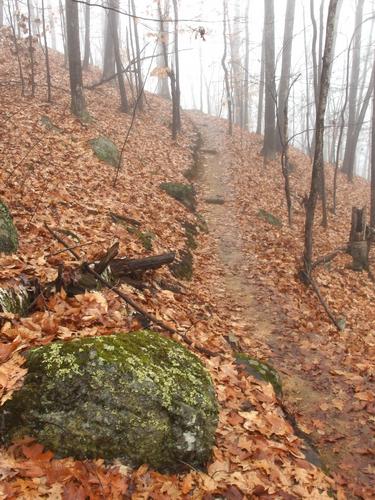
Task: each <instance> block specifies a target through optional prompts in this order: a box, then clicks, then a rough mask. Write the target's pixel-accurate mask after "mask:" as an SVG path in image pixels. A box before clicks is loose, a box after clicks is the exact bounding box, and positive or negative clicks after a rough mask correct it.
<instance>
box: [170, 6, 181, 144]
mask: <svg viewBox="0 0 375 500" xmlns="http://www.w3.org/2000/svg"><path fill="white" fill-rule="evenodd" d="M172 3H173V11H174V65H175V79H176V99H174V102H173V103H172V104H173V116H172V119H173V120H172V122H173V123H172V137H173V139H176V137H177V133H178V132H179V131H180V130H181V104H180V102H181V90H180V59H179V48H178V5H177V0H172Z"/></svg>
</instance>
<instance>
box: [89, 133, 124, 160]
mask: <svg viewBox="0 0 375 500" xmlns="http://www.w3.org/2000/svg"><path fill="white" fill-rule="evenodd" d="M89 143H90V145H91V147H92V149H93V151H94V153H95V154H96V156H97V157H98V158H99V159H100V160H103V161H105V162H106V163H109V164H110V165H112V166H113V167H117V166H118V163H119V160H120V153H119V150H118V148H117V146H116V144H115V143H114V142H112V141H111V140H110V139H108V137H103V136H100V137H96V138H95V139H91V140H90V141H89Z"/></svg>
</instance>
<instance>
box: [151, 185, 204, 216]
mask: <svg viewBox="0 0 375 500" xmlns="http://www.w3.org/2000/svg"><path fill="white" fill-rule="evenodd" d="M160 188H161V189H162V190H163V191H165V192H166V193H167V194H169V196H171V197H172V198H174V199H175V200H177V201H179V202H180V203H182V204H183V205H184V206H185V207H186V208H188V209H189V210H191V211H192V212H194V211H195V206H196V200H195V189H194V187H193V186H191V185H190V184H179V183H177V182H162V183H161V184H160Z"/></svg>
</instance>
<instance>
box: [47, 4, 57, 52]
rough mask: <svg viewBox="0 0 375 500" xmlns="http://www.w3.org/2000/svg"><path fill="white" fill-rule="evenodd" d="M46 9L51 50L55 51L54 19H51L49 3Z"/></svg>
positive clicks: (51, 12)
mask: <svg viewBox="0 0 375 500" xmlns="http://www.w3.org/2000/svg"><path fill="white" fill-rule="evenodd" d="M47 9H48V22H49V27H50V30H51V46H52V49H53V50H56V28H55V19H54V17H53V11H52V6H51V4H50V3H49V4H48V6H47Z"/></svg>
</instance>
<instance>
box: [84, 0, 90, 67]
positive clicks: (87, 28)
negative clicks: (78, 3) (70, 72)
mask: <svg viewBox="0 0 375 500" xmlns="http://www.w3.org/2000/svg"><path fill="white" fill-rule="evenodd" d="M90 13H91V11H90V5H89V4H86V5H85V49H84V56H83V63H82V69H84V70H85V69H87V68H88V67H89V62H90Z"/></svg>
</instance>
